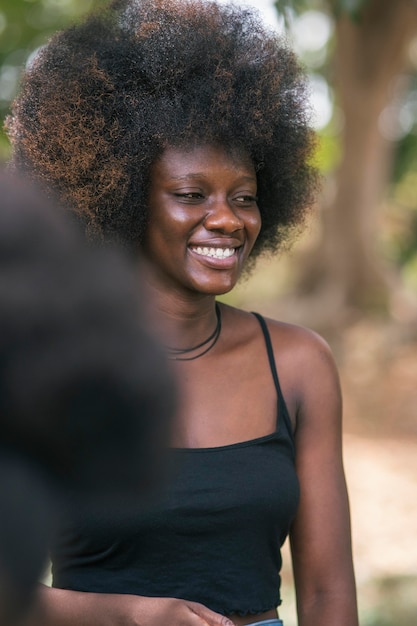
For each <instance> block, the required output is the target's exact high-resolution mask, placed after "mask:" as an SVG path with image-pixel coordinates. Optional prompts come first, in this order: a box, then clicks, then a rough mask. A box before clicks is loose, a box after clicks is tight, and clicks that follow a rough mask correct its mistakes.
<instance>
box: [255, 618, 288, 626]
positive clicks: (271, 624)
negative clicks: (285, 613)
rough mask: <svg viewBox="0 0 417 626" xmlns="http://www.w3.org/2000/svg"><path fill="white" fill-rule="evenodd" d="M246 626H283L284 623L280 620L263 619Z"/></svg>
mask: <svg viewBox="0 0 417 626" xmlns="http://www.w3.org/2000/svg"><path fill="white" fill-rule="evenodd" d="M247 626H284V622H283V621H282V620H281V619H278V618H277V619H264V620H261V621H260V622H252V623H251V624H247Z"/></svg>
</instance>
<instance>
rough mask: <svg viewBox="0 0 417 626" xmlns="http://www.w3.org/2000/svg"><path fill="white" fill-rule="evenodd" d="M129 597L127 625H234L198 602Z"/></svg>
mask: <svg viewBox="0 0 417 626" xmlns="http://www.w3.org/2000/svg"><path fill="white" fill-rule="evenodd" d="M129 598H130V600H131V602H132V606H131V607H130V608H131V609H132V617H133V621H132V622H130V621H129V626H207V625H208V626H234V625H233V622H231V621H230V619H228V618H227V617H225V616H224V615H220V614H219V613H215V612H214V611H211V610H210V609H208V608H207V607H206V606H204V605H203V604H199V603H198V602H191V601H189V600H180V599H177V598H149V597H143V596H140V598H139V597H135V596H129ZM135 600H136V602H135ZM135 604H136V606H135ZM127 624H128V622H126V626H127ZM123 626H125V625H124V624H123Z"/></svg>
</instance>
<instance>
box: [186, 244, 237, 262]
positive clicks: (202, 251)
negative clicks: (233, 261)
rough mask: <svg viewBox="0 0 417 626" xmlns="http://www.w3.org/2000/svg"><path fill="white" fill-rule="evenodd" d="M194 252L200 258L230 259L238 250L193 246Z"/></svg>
mask: <svg viewBox="0 0 417 626" xmlns="http://www.w3.org/2000/svg"><path fill="white" fill-rule="evenodd" d="M191 249H192V250H193V252H195V253H196V254H198V255H199V256H205V257H210V258H214V259H228V258H229V257H231V256H233V255H234V254H236V248H213V247H212V248H209V247H206V246H195V247H194V246H193V247H192V248H191Z"/></svg>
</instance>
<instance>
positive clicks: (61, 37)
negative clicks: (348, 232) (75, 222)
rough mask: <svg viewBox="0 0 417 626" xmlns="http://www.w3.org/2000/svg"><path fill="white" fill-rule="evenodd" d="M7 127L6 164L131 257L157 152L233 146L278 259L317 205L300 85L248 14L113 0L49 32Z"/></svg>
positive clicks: (284, 48) (277, 45)
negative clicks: (254, 185)
mask: <svg viewBox="0 0 417 626" xmlns="http://www.w3.org/2000/svg"><path fill="white" fill-rule="evenodd" d="M7 129H8V132H9V135H10V138H11V142H12V145H13V148H14V156H13V163H14V165H15V166H16V167H17V168H19V169H23V170H24V171H26V172H27V173H30V174H31V175H32V176H33V177H35V178H37V179H39V180H41V181H42V183H43V184H44V185H46V186H47V187H49V188H51V189H52V188H53V189H54V190H55V191H57V192H58V194H59V196H60V199H61V201H63V202H65V203H66V204H67V205H69V206H70V207H71V208H72V209H73V210H75V211H76V213H77V214H79V215H80V216H81V217H82V219H83V220H84V222H85V224H86V229H87V233H89V235H91V236H95V237H98V238H101V239H102V240H104V241H107V240H109V239H112V240H117V241H119V242H121V243H123V244H124V245H126V246H128V247H129V248H133V249H137V248H138V247H139V246H140V242H141V240H142V238H143V236H144V233H145V231H146V224H147V192H148V185H149V176H150V169H151V166H152V164H153V163H154V162H155V160H156V159H157V158H158V157H159V156H160V155H161V153H162V152H163V150H164V149H165V148H166V147H167V146H173V147H184V146H190V144H191V145H195V144H201V143H216V144H220V145H222V146H224V147H227V148H229V147H231V148H233V149H236V148H237V149H243V150H244V151H245V152H246V153H248V154H249V155H250V156H251V158H252V160H253V162H254V165H255V168H256V171H257V175H258V197H259V208H260V212H261V217H262V229H261V232H260V235H259V237H258V240H257V242H256V244H255V247H254V250H253V253H252V256H253V257H256V256H257V255H258V254H259V253H260V252H263V251H265V250H267V251H275V250H276V249H277V248H278V247H281V246H282V245H283V244H285V243H286V242H288V240H289V235H290V234H292V233H293V232H294V230H295V229H297V230H298V226H299V225H300V224H302V223H303V221H304V217H305V215H306V213H307V211H308V209H309V208H310V207H311V205H312V203H313V199H314V196H315V191H316V188H317V173H316V170H315V168H314V165H313V158H312V157H313V153H314V149H315V135H314V132H313V131H312V129H311V127H310V126H309V104H308V89H307V81H306V78H305V75H304V71H303V69H302V68H301V67H300V65H299V63H298V61H297V59H296V57H295V55H294V53H293V52H292V51H291V49H290V48H289V47H288V45H287V43H286V41H285V39H284V38H282V37H279V36H278V35H277V34H276V33H275V32H273V31H272V30H269V29H268V28H267V27H266V26H265V25H264V24H263V23H262V21H261V20H260V17H259V14H258V12H257V11H256V10H255V9H250V8H248V7H244V8H243V7H238V6H235V5H233V4H231V5H220V4H217V3H216V2H213V1H205V0H116V1H113V2H112V3H111V4H110V5H109V6H108V7H107V8H106V9H104V10H102V11H101V12H98V13H96V14H93V15H90V17H89V18H87V19H86V20H85V21H84V22H82V23H80V24H77V25H75V26H72V27H71V28H69V29H67V30H65V31H62V32H60V33H57V34H56V35H55V36H54V37H53V38H52V39H51V41H50V42H49V44H48V45H47V46H45V47H44V48H43V49H42V50H41V51H40V52H39V54H38V55H37V57H36V59H35V61H34V62H33V64H32V65H31V66H30V67H29V68H28V69H27V71H26V74H25V76H24V77H23V80H22V87H21V91H20V94H19V95H18V97H17V98H16V100H15V102H14V105H13V108H12V115H11V116H9V118H8V121H7Z"/></svg>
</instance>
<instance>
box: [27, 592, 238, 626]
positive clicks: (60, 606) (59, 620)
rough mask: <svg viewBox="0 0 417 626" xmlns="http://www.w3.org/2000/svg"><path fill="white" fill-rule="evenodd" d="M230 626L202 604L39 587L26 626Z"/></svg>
mask: <svg viewBox="0 0 417 626" xmlns="http://www.w3.org/2000/svg"><path fill="white" fill-rule="evenodd" d="M168 625H172V626H207V625H209V626H233V623H232V622H231V621H230V620H229V619H227V618H226V617H224V616H223V615H219V614H218V613H214V612H213V611H211V610H210V609H208V608H206V607H205V606H203V605H202V604H199V603H197V602H189V601H186V600H178V599H176V598H148V597H143V596H134V595H123V594H105V593H84V592H78V591H67V590H64V589H52V588H50V587H45V586H43V585H42V586H40V590H39V601H38V604H37V606H36V608H35V610H34V612H33V615H32V616H31V617H30V619H29V620H28V621H27V622H26V623H25V626H168Z"/></svg>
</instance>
